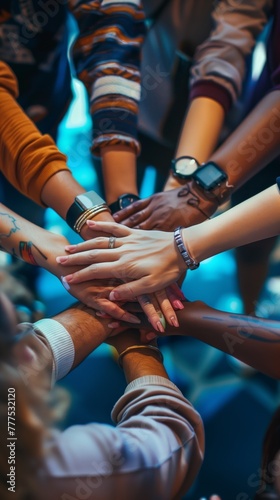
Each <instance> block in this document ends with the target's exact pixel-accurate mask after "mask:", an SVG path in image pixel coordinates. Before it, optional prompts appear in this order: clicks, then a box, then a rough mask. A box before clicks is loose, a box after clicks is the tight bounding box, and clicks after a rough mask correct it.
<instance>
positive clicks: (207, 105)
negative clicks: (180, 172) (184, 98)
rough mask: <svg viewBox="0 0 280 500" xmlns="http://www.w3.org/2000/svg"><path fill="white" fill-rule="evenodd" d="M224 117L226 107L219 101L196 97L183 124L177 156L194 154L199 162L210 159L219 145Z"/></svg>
mask: <svg viewBox="0 0 280 500" xmlns="http://www.w3.org/2000/svg"><path fill="white" fill-rule="evenodd" d="M224 117H225V112H224V109H223V107H222V106H221V104H219V103H218V102H216V101H214V100H213V99H208V98H207V97H198V98H197V99H194V100H193V101H192V102H191V104H190V108H189V111H188V113H187V116H186V119H185V122H184V125H183V129H182V132H181V136H180V140H179V144H178V147H177V152H176V157H177V158H178V157H179V156H185V155H188V156H193V157H194V158H196V160H197V161H198V162H199V163H203V162H205V161H206V160H208V158H209V156H210V154H211V153H212V152H213V151H214V149H215V147H216V145H217V142H218V138H219V135H220V132H221V128H222V125H223V122H224Z"/></svg>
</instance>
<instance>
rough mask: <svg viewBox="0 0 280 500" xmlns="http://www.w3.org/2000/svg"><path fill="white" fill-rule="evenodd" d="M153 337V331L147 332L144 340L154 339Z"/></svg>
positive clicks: (154, 335) (154, 336)
mask: <svg viewBox="0 0 280 500" xmlns="http://www.w3.org/2000/svg"><path fill="white" fill-rule="evenodd" d="M155 338H156V334H155V333H153V332H150V333H147V335H145V339H146V340H154V339H155Z"/></svg>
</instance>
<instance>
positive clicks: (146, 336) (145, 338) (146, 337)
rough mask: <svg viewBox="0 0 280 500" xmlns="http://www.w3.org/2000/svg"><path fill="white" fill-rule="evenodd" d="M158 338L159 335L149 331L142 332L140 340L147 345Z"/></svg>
mask: <svg viewBox="0 0 280 500" xmlns="http://www.w3.org/2000/svg"><path fill="white" fill-rule="evenodd" d="M156 338H157V334H156V333H155V332H149V331H141V332H140V340H141V342H142V343H143V344H147V343H148V342H151V340H154V339H156Z"/></svg>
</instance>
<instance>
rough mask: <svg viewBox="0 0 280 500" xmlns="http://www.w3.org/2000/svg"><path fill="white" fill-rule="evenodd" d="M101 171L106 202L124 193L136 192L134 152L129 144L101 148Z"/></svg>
mask: <svg viewBox="0 0 280 500" xmlns="http://www.w3.org/2000/svg"><path fill="white" fill-rule="evenodd" d="M101 158H102V172H103V180H104V187H105V195H106V200H107V203H108V204H110V203H113V202H114V201H116V200H117V198H118V197H119V196H121V195H122V194H125V193H132V194H138V188H137V179H136V152H135V150H134V149H133V148H131V147H129V146H106V147H104V148H101Z"/></svg>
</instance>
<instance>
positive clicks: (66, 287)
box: [60, 276, 70, 291]
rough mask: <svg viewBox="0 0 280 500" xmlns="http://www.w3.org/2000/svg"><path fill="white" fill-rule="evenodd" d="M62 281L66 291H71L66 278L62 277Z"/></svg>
mask: <svg viewBox="0 0 280 500" xmlns="http://www.w3.org/2000/svg"><path fill="white" fill-rule="evenodd" d="M60 279H61V283H62V284H63V286H64V288H65V290H67V291H68V290H70V285H69V284H68V283H67V281H66V279H65V277H64V276H61V277H60Z"/></svg>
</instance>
